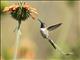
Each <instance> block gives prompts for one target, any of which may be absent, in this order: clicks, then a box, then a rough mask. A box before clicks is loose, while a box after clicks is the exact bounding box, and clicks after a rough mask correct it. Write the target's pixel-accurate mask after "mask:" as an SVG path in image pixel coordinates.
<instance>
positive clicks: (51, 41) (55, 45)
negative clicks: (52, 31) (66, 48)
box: [47, 38, 72, 55]
mask: <svg viewBox="0 0 80 60" xmlns="http://www.w3.org/2000/svg"><path fill="white" fill-rule="evenodd" d="M47 39H48V40H49V42H50V43H51V45H52V46H53V47H54V48H55V49H57V50H58V51H59V52H60V53H61V54H63V55H71V54H72V53H65V52H63V51H62V50H61V48H60V47H59V46H58V45H57V44H55V42H54V41H53V40H52V39H50V38H47Z"/></svg>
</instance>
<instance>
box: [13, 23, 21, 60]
mask: <svg viewBox="0 0 80 60" xmlns="http://www.w3.org/2000/svg"><path fill="white" fill-rule="evenodd" d="M17 25H19V24H17ZM20 37H21V31H20V28H19V29H17V31H16V43H15V51H14V57H13V60H17V52H18V48H19V42H20Z"/></svg>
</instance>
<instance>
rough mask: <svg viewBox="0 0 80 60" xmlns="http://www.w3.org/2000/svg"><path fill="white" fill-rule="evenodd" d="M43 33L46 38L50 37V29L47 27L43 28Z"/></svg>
mask: <svg viewBox="0 0 80 60" xmlns="http://www.w3.org/2000/svg"><path fill="white" fill-rule="evenodd" d="M40 32H41V34H42V36H43V37H44V38H48V36H49V33H48V30H47V29H46V28H41V31H40Z"/></svg>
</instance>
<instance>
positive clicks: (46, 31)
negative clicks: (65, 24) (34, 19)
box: [38, 19, 71, 55]
mask: <svg viewBox="0 0 80 60" xmlns="http://www.w3.org/2000/svg"><path fill="white" fill-rule="evenodd" d="M38 21H39V22H40V23H41V26H40V32H41V35H42V36H43V38H45V39H48V41H49V42H50V44H51V45H52V46H53V47H54V48H55V49H58V50H59V51H60V52H61V53H62V54H65V55H70V54H71V53H67V54H66V53H64V52H63V51H62V50H61V49H60V48H59V47H58V46H57V45H56V44H55V42H54V41H53V40H52V39H51V38H50V37H49V31H52V30H54V29H56V28H58V27H59V26H61V24H62V23H58V24H55V25H52V26H49V27H47V26H46V24H45V23H44V22H42V21H41V20H40V19H38Z"/></svg>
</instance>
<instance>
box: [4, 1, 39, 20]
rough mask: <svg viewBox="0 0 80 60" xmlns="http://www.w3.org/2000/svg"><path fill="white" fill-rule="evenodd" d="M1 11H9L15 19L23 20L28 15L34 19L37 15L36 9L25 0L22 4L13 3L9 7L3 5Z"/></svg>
mask: <svg viewBox="0 0 80 60" xmlns="http://www.w3.org/2000/svg"><path fill="white" fill-rule="evenodd" d="M3 12H10V14H11V16H12V17H13V18H15V19H16V20H25V19H26V18H28V17H30V16H31V17H32V19H33V20H34V19H35V18H36V16H37V15H38V12H37V10H36V9H35V8H32V7H31V6H30V5H29V4H28V3H26V2H24V4H19V3H15V4H13V5H11V6H9V7H5V8H4V10H3Z"/></svg>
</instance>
